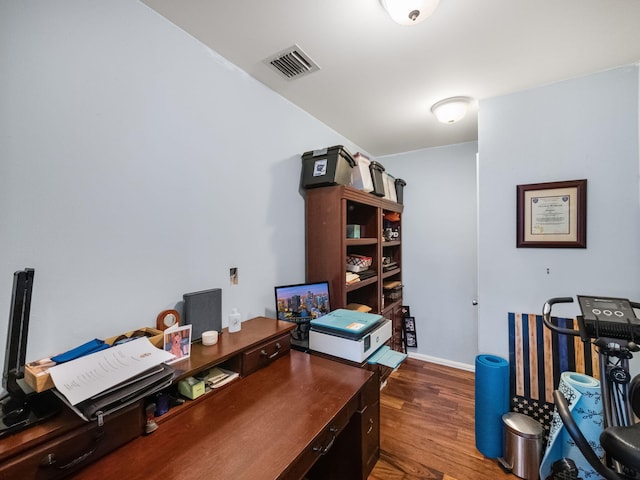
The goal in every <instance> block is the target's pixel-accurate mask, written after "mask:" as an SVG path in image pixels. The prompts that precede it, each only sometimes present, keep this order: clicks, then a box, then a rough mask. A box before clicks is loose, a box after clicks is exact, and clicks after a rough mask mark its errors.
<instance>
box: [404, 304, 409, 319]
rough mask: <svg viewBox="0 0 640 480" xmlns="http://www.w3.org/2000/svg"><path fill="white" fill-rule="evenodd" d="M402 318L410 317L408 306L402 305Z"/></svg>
mask: <svg viewBox="0 0 640 480" xmlns="http://www.w3.org/2000/svg"><path fill="white" fill-rule="evenodd" d="M402 316H403V317H404V318H407V317H410V316H411V307H409V305H402Z"/></svg>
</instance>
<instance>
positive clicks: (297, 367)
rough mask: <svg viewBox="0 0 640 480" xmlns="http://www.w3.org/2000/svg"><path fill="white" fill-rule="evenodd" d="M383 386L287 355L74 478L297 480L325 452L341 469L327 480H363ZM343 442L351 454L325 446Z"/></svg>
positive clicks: (350, 370) (324, 362) (354, 371)
mask: <svg viewBox="0 0 640 480" xmlns="http://www.w3.org/2000/svg"><path fill="white" fill-rule="evenodd" d="M377 383H378V382H377V378H375V375H374V374H372V372H370V371H367V370H363V369H360V368H354V367H351V366H347V365H342V364H339V363H336V362H333V361H331V360H328V359H324V358H320V357H317V356H312V355H307V354H305V353H301V352H298V351H291V352H290V354H289V355H286V356H283V357H282V358H280V359H278V360H276V361H275V362H273V363H272V364H271V365H269V366H268V367H265V368H263V369H261V370H259V371H257V372H255V373H253V374H252V375H250V376H248V377H246V378H244V379H242V380H241V381H238V382H237V383H235V384H232V385H229V386H228V387H227V388H226V389H225V390H223V391H221V392H219V393H217V394H215V395H212V396H211V397H210V398H207V399H204V400H202V401H200V402H197V403H196V404H194V405H193V406H192V407H191V408H188V409H185V410H184V411H183V412H180V413H178V414H177V415H175V416H173V417H171V418H169V419H168V420H167V421H166V422H163V423H162V424H161V425H160V427H159V428H158V430H156V431H155V432H154V433H152V434H151V435H149V436H146V437H139V438H137V439H135V440H133V441H132V442H129V443H128V444H126V445H124V446H123V447H120V448H119V449H118V450H116V451H114V452H113V453H111V454H109V455H107V456H105V457H103V458H101V459H100V460H98V461H97V462H96V463H93V464H91V465H89V466H87V467H86V468H84V469H83V470H81V471H79V472H77V473H76V474H75V475H74V476H72V477H71V478H73V479H78V480H79V479H91V480H95V479H97V478H120V479H127V480H137V479H139V480H150V479H162V480H171V479H180V480H190V479H194V480H195V479H202V478H216V479H230V480H243V479H246V480H262V479H264V480H274V479H300V478H302V477H303V476H304V475H305V474H307V470H308V469H309V468H310V467H311V466H312V465H313V464H314V463H315V462H316V461H317V460H318V459H319V458H320V457H321V453H320V452H323V451H324V450H328V452H327V455H326V456H324V457H323V459H324V458H328V457H329V456H330V455H335V456H339V457H340V458H339V461H338V462H326V463H330V464H331V468H335V467H336V464H340V463H342V464H344V473H339V474H332V477H331V478H365V479H366V475H368V473H369V472H368V471H367V472H363V471H362V468H361V466H359V465H358V464H359V463H360V462H361V459H362V458H364V457H371V456H372V455H373V456H374V457H375V458H374V461H373V463H375V459H377V455H378V438H379V437H378V435H379V430H378V426H377V420H378V419H377V411H376V409H377V408H378V404H377V403H376V402H377V401H378V399H379V389H378V385H377ZM363 415H365V417H363ZM369 417H375V420H372V418H369ZM374 422H375V425H374ZM367 431H368V432H369V434H372V433H373V435H374V436H375V438H374V437H372V440H373V441H369V442H366V441H365V442H364V443H362V445H363V446H364V451H361V452H359V447H360V445H355V444H353V443H352V440H353V439H354V438H355V439H360V440H361V439H362V435H361V434H360V433H367ZM335 437H338V438H339V439H345V438H347V439H349V441H342V442H340V441H336V442H334V440H335ZM340 443H350V444H351V445H350V451H349V452H341V451H339V450H337V449H333V448H331V449H329V448H327V447H330V446H332V445H333V446H336V445H337V444H340ZM314 448H315V449H317V450H318V451H314ZM358 453H360V454H358ZM371 466H373V465H371ZM367 468H368V467H367ZM354 472H355V473H354ZM308 475H309V478H314V476H317V477H318V478H322V477H321V475H322V474H315V475H314V472H313V471H311V472H308Z"/></svg>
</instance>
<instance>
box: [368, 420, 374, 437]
mask: <svg viewBox="0 0 640 480" xmlns="http://www.w3.org/2000/svg"><path fill="white" fill-rule="evenodd" d="M371 430H373V418H370V419H369V430H367V435H369V434H370V433H371Z"/></svg>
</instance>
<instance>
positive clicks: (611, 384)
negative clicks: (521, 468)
mask: <svg viewBox="0 0 640 480" xmlns="http://www.w3.org/2000/svg"><path fill="white" fill-rule="evenodd" d="M577 298H578V303H579V305H580V309H581V312H582V315H579V316H578V317H576V319H577V323H578V329H577V330H576V329H572V328H563V327H559V326H558V325H555V324H554V323H553V322H552V317H551V309H552V307H553V305H555V304H558V303H573V298H572V297H560V298H552V299H550V300H547V301H546V302H545V304H544V307H543V310H542V319H543V322H544V324H545V326H546V327H547V328H549V329H550V330H552V331H554V332H556V333H559V334H564V335H571V336H579V337H580V339H581V340H582V341H583V342H589V343H592V344H593V345H595V347H596V348H597V351H598V357H599V360H600V388H601V392H602V407H603V420H604V425H603V427H604V429H603V431H602V434H601V435H600V444H601V446H602V448H603V450H604V452H605V456H604V459H602V460H601V459H600V458H599V457H598V455H597V454H596V453H595V451H594V450H593V448H592V447H591V445H590V444H589V442H588V441H587V439H586V438H585V436H584V435H583V433H582V432H581V431H580V429H579V427H578V425H577V423H576V422H575V420H574V418H573V417H572V416H571V411H570V409H569V404H568V402H567V400H566V399H565V397H564V395H563V394H562V393H561V392H560V391H559V390H555V391H554V392H553V399H554V402H555V406H556V410H557V412H558V414H559V416H560V418H561V419H562V422H563V424H564V427H565V428H566V431H567V432H568V433H569V435H570V436H571V438H572V439H573V441H574V442H575V444H576V446H577V447H578V448H579V450H580V452H581V453H582V455H583V456H584V457H585V459H586V460H587V462H588V463H589V464H590V465H591V466H592V467H593V469H594V470H595V471H596V472H597V473H598V474H600V475H601V476H602V477H603V478H605V479H606V480H638V479H640V423H637V417H640V375H637V376H636V377H635V378H633V379H631V376H630V374H629V360H630V359H631V358H632V357H633V353H634V352H638V351H640V320H639V319H638V318H637V317H636V315H635V312H634V310H633V309H634V308H638V309H640V303H636V302H631V301H629V300H627V299H622V298H601V297H587V296H580V295H579V296H577ZM563 460H566V459H563ZM561 467H562V466H561ZM561 467H560V468H559V470H562V468H561ZM548 478H551V479H553V480H572V479H577V478H578V476H577V470H576V471H575V472H572V471H571V466H570V465H569V466H566V469H564V471H558V472H556V471H555V469H554V472H552V476H550V477H548Z"/></svg>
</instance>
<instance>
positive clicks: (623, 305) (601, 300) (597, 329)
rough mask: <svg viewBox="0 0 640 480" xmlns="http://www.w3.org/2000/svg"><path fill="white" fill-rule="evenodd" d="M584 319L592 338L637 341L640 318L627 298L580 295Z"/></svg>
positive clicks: (639, 330) (579, 301)
mask: <svg viewBox="0 0 640 480" xmlns="http://www.w3.org/2000/svg"><path fill="white" fill-rule="evenodd" d="M578 303H579V304H580V310H582V320H583V321H584V327H585V329H586V331H587V334H588V335H589V336H590V337H591V338H597V337H611V338H622V339H625V340H633V341H637V339H639V338H640V320H638V318H636V315H635V312H634V311H633V308H632V307H631V303H630V302H629V300H627V299H626V298H607V297H588V296H584V295H578Z"/></svg>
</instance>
